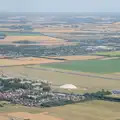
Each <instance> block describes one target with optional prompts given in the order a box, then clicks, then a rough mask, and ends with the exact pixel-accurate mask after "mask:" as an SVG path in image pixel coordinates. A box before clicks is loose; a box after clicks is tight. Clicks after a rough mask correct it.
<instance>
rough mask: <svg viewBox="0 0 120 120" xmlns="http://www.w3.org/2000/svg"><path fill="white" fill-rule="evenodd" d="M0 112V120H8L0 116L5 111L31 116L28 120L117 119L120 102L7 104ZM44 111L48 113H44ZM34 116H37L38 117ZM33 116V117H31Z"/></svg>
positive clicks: (119, 115) (118, 117)
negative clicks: (45, 106)
mask: <svg viewBox="0 0 120 120" xmlns="http://www.w3.org/2000/svg"><path fill="white" fill-rule="evenodd" d="M0 112H2V113H1V114H0V120H8V119H5V118H4V119H3V117H2V116H1V115H6V113H9V115H12V116H15V117H19V116H20V115H21V116H20V117H22V116H25V115H27V118H28V116H30V117H31V119H30V120H119V119H120V114H119V113H120V104H119V103H114V102H106V101H90V102H84V103H79V104H72V105H65V106H61V107H53V108H29V107H25V106H18V105H17V106H12V105H11V106H9V105H8V106H5V107H3V108H0ZM10 112H12V113H10ZM17 112H18V113H17ZM26 112H29V113H33V114H29V113H26ZM45 112H47V113H48V114H45ZM36 116H39V119H37V117H36ZM41 116H42V119H41ZM33 117H34V119H32V118H33ZM35 118H36V119H35ZM46 118H47V119H46ZM15 120H17V119H15Z"/></svg>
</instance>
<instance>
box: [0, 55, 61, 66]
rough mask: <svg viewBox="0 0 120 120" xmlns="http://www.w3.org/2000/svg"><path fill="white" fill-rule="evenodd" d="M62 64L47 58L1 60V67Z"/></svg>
mask: <svg viewBox="0 0 120 120" xmlns="http://www.w3.org/2000/svg"><path fill="white" fill-rule="evenodd" d="M54 62H61V61H60V60H52V59H45V58H32V57H30V58H16V59H4V58H2V59H0V66H14V65H30V64H43V63H54Z"/></svg>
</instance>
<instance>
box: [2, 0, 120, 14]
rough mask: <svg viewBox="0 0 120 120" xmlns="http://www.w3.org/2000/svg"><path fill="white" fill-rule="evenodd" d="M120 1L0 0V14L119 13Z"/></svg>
mask: <svg viewBox="0 0 120 120" xmlns="http://www.w3.org/2000/svg"><path fill="white" fill-rule="evenodd" d="M119 5H120V0H84V1H83V0H4V1H3V0H0V12H72V13H74V12H77V13H79V12H82V13H83V12H111V13H112V12H120V7H119Z"/></svg>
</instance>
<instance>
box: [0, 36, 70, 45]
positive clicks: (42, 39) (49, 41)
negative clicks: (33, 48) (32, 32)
mask: <svg viewBox="0 0 120 120" xmlns="http://www.w3.org/2000/svg"><path fill="white" fill-rule="evenodd" d="M24 40H28V41H32V42H38V43H37V44H40V45H70V44H72V43H68V42H66V41H64V40H62V39H58V38H52V37H48V36H7V37H6V38H5V39H4V40H0V44H16V43H13V42H16V41H24Z"/></svg>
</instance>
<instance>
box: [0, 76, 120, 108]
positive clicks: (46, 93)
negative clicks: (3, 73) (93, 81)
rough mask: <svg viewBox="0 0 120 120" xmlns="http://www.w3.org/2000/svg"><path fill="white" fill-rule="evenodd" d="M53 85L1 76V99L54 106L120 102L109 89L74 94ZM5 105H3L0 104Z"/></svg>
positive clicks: (28, 104)
mask: <svg viewBox="0 0 120 120" xmlns="http://www.w3.org/2000/svg"><path fill="white" fill-rule="evenodd" d="M51 86H52V85H51V84H50V83H49V82H47V81H45V80H43V81H32V80H26V79H23V80H21V79H18V78H4V79H3V78H0V101H7V102H9V103H10V104H20V105H24V106H28V107H53V106H62V105H66V104H74V103H79V102H85V101H89V100H95V99H98V100H108V101H115V102H120V99H114V98H109V97H106V95H110V94H111V92H109V91H104V90H102V91H98V92H96V93H91V94H90V93H85V94H74V93H64V92H56V91H54V90H52V87H51ZM0 106H1V107H3V106H2V105H0Z"/></svg>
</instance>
